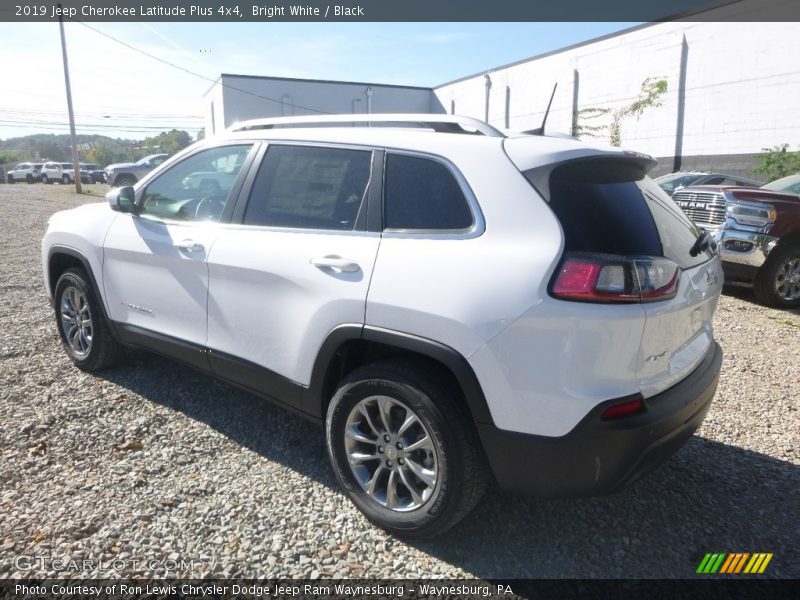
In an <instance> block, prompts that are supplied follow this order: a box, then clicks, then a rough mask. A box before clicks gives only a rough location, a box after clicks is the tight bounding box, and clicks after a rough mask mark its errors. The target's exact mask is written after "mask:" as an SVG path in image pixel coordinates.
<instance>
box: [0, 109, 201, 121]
mask: <svg viewBox="0 0 800 600" xmlns="http://www.w3.org/2000/svg"><path fill="white" fill-rule="evenodd" d="M0 113H7V114H15V115H33V116H37V115H44V116H63V115H65V114H66V113H65V112H64V111H58V110H27V109H22V108H0ZM76 114H78V115H80V116H82V117H84V118H106V117H108V118H114V119H152V120H161V119H172V120H177V121H188V120H195V121H201V120H203V117H199V116H197V115H168V114H156V113H153V114H147V113H124V114H122V113H119V114H115V113H111V112H78V113H76Z"/></svg>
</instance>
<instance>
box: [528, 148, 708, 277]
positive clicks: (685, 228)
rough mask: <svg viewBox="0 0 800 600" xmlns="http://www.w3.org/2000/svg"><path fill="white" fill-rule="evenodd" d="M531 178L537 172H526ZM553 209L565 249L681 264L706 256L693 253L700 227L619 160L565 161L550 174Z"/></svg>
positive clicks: (642, 175)
mask: <svg viewBox="0 0 800 600" xmlns="http://www.w3.org/2000/svg"><path fill="white" fill-rule="evenodd" d="M526 177H527V178H528V180H529V181H531V182H532V183H533V182H534V181H536V180H537V174H536V173H535V172H527V173H526ZM545 196H546V197H549V203H550V208H551V209H552V210H553V212H554V213H555V214H556V217H557V218H558V220H559V222H560V223H561V227H562V229H563V230H564V243H565V248H564V250H565V251H566V252H593V253H603V254H619V255H625V256H636V255H645V256H664V257H666V258H669V259H671V260H673V261H675V262H676V263H677V264H678V265H679V266H681V267H683V268H688V267H692V266H694V265H697V264H701V263H703V262H705V261H706V260H708V258H709V257H710V256H711V253H710V251H709V252H705V253H701V254H700V255H698V256H696V257H692V256H691V255H690V254H689V249H690V248H691V247H692V245H693V244H694V242H695V240H696V239H697V236H698V235H699V230H698V229H697V228H696V227H695V226H694V225H693V224H692V222H691V221H689V219H688V218H686V215H684V214H683V212H682V211H681V210H680V208H678V206H677V205H676V204H675V203H674V202H673V201H672V200H671V199H670V198H669V196H667V195H666V194H665V193H664V191H663V190H662V189H661V188H660V187H659V186H658V185H657V184H656V183H655V182H654V181H653V180H652V179H650V178H649V177H647V176H646V175H645V173H644V171H643V170H642V169H641V167H640V166H638V165H636V164H633V163H628V162H627V161H625V160H620V159H606V158H601V159H590V160H580V161H575V162H571V163H567V164H564V165H562V166H559V167H556V168H555V169H553V170H552V172H551V174H550V177H549V194H545Z"/></svg>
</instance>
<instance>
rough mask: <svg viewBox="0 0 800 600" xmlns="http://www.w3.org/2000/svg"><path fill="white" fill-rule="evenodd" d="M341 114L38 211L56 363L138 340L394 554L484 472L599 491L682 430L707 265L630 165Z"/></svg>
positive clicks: (285, 126) (473, 494)
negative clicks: (191, 378)
mask: <svg viewBox="0 0 800 600" xmlns="http://www.w3.org/2000/svg"><path fill="white" fill-rule="evenodd" d="M357 118H358V120H359V122H361V121H369V123H368V124H369V125H370V126H369V127H362V126H353V125H354V123H352V121H353V120H354V119H356V117H354V116H341V117H321V118H314V117H303V118H288V119H272V120H261V121H252V122H245V123H242V124H239V125H237V126H234V127H233V128H232V129H231V130H229V131H228V132H226V133H225V134H224V135H223V136H221V137H217V138H214V139H209V140H205V141H202V142H200V143H198V144H195V145H194V146H192V147H190V148H188V149H186V150H185V151H183V152H182V153H181V154H179V155H177V156H175V157H173V158H171V159H170V160H169V161H167V162H166V163H165V164H164V165H162V166H161V167H159V168H158V169H156V170H155V171H153V172H152V173H150V174H149V175H148V176H146V177H145V178H143V179H142V180H141V181H140V182H139V183H138V184H137V185H136V186H135V187H127V188H119V189H115V190H112V191H111V192H109V194H108V195H107V201H108V202H107V204H106V203H103V204H94V205H86V206H82V207H80V208H76V209H73V210H69V211H64V212H60V213H57V214H55V215H54V216H53V217H52V218H51V219H50V223H49V227H48V230H47V233H46V235H45V237H44V240H43V249H42V250H43V252H42V254H43V255H42V259H43V266H44V273H45V281H46V285H47V289H48V291H49V294H50V296H51V298H52V299H53V302H54V307H55V316H56V322H57V325H58V331H59V333H60V335H61V339H62V341H63V343H64V347H65V349H66V352H67V353H68V355H69V356H70V358H71V359H72V360H73V361H74V363H75V364H76V365H77V366H78V367H80V368H82V369H84V370H88V371H93V370H96V369H101V368H103V367H106V366H108V365H110V364H111V363H112V362H114V361H115V360H117V359H118V358H119V357H120V355H121V354H120V351H121V348H122V346H123V345H131V346H138V347H141V348H147V349H151V350H154V351H156V352H158V353H160V354H162V355H164V356H167V357H171V358H175V359H177V360H180V361H182V362H184V363H187V364H189V365H191V366H193V367H196V368H199V369H201V370H203V371H206V372H209V373H212V374H214V375H215V376H217V377H220V378H222V379H224V380H227V381H229V382H232V383H235V384H237V385H239V386H243V387H245V388H246V389H248V390H250V391H252V392H253V393H255V394H258V395H260V396H263V397H265V398H268V399H270V400H272V401H274V402H276V403H277V404H278V405H280V406H283V407H285V408H288V409H291V410H293V411H295V412H297V413H300V414H302V415H304V416H306V417H309V418H311V419H313V420H315V421H317V422H319V423H320V424H322V426H323V427H324V430H325V436H326V440H327V447H328V451H329V454H330V459H331V463H332V465H333V469H334V471H335V473H336V476H337V478H338V480H339V482H340V483H341V485H342V487H343V488H344V490H345V491H346V493H347V494H348V495H349V497H350V498H351V499H352V501H353V502H354V503H355V504H356V505H357V506H358V508H359V509H361V510H362V511H363V512H364V513H365V514H366V515H367V516H368V517H369V518H370V519H371V520H373V521H374V522H376V523H378V524H379V525H381V526H383V527H385V528H387V529H389V530H391V531H393V532H395V533H398V534H402V535H405V536H412V537H413V536H417V537H430V536H433V535H436V534H438V533H440V532H442V531H444V530H445V529H447V528H448V527H450V526H451V525H453V524H454V523H455V522H457V521H458V520H459V519H461V518H462V517H463V516H464V515H466V514H467V513H468V512H469V510H470V509H471V508H472V507H473V506H474V505H475V504H476V502H477V501H478V499H479V498H480V496H481V493H482V492H483V490H484V488H485V486H486V485H487V483H488V482H489V481H490V480H492V478H493V480H494V481H496V482H497V483H498V484H499V485H500V486H501V487H503V488H506V489H512V490H518V491H523V492H526V493H531V494H537V495H544V496H582V495H592V494H600V493H606V492H609V491H613V490H616V489H618V488H620V487H622V486H624V485H627V484H629V483H631V482H632V481H634V480H635V479H637V478H638V477H639V476H640V475H642V474H643V473H645V472H647V471H648V470H649V469H651V468H652V467H653V466H655V465H656V464H657V463H659V462H661V461H662V460H663V459H664V458H666V457H667V456H669V455H670V454H672V452H674V451H675V450H676V449H677V448H678V447H680V446H681V445H682V444H683V443H684V442H685V441H686V440H687V439H688V438H689V437H691V435H692V433H693V432H694V431H695V430H696V429H697V427H698V426H699V425H700V423H701V422H702V420H703V418H704V416H705V414H706V412H707V411H708V409H709V406H710V403H711V399H712V397H713V395H714V392H715V390H716V386H717V380H718V377H719V371H720V364H721V360H722V354H721V351H720V348H719V346H718V345H717V344H716V343H715V341H714V339H713V334H712V318H713V314H714V310H715V307H716V305H717V300H718V297H719V293H720V289H721V287H722V271H721V267H720V262H719V258H718V257H717V255H716V254H715V252H714V248H713V247H709V244H710V243H711V242H710V241H709V238H708V236H705V235H704V234H703V233H701V232H700V231H698V230H697V229H696V228H695V227H694V226H693V225H692V224H691V222H690V221H689V220H688V219H687V218H686V217H685V215H684V214H683V213H682V211H681V210H680V209H679V208H678V207H677V206H676V205H675V204H674V203H673V202H672V201H671V200H670V199H669V198H668V197H667V196H666V195H665V194H664V193H663V192H662V191H661V190H660V189H659V187H658V186H657V185H655V184H654V183H653V182H652V181H651V180H650V179H649V178H648V177H647V175H646V172H647V170H648V169H649V168H651V167H652V166H653V165H654V161H653V159H651V158H650V157H648V156H645V155H642V154H636V153H629V152H622V151H619V150H617V149H611V148H609V149H602V148H594V147H591V146H588V145H586V144H583V143H580V142H578V141H575V140H573V139H564V138H556V137H548V136H541V135H525V134H506V133H503V132H501V131H499V130H497V129H494V128H493V127H490V126H489V125H486V124H484V123H481V122H479V121H475V120H472V119H467V118H464V117H453V116H447V115H371V116H367V115H359V116H358V117H357ZM331 124H333V125H339V126H338V127H336V126H334V127H325V126H324V125H331ZM377 125H390V126H391V127H381V126H377ZM197 173H201V174H202V175H200V176H195V175H196V174H197ZM209 173H215V175H213V176H211V175H209ZM204 181H205V182H206V184H203V182H204ZM208 181H213V182H215V184H216V185H211V184H208V183H207V182H208Z"/></svg>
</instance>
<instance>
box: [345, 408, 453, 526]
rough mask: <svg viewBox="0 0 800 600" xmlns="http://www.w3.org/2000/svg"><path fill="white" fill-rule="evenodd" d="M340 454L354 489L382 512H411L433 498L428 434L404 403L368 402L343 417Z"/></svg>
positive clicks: (435, 469)
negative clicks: (344, 455)
mask: <svg viewBox="0 0 800 600" xmlns="http://www.w3.org/2000/svg"><path fill="white" fill-rule="evenodd" d="M344 437H345V450H346V452H347V460H348V463H349V465H350V470H351V471H352V473H353V476H354V477H355V479H356V481H357V482H358V484H359V485H360V486H361V488H362V489H363V490H364V491H365V492H366V493H367V495H368V496H369V497H370V498H372V499H373V500H374V501H375V502H377V503H378V504H380V505H381V506H384V507H386V508H388V509H391V510H395V511H399V512H407V511H411V510H416V509H418V508H419V507H421V506H422V505H423V504H425V503H426V502H427V501H428V500H430V498H431V497H432V496H433V493H434V491H435V489H436V484H437V482H438V479H439V461H438V458H437V451H436V447H435V446H434V443H433V438H432V437H431V435H430V432H429V431H428V429H427V428H426V427H425V425H424V424H423V422H422V420H421V419H420V418H419V416H418V415H417V414H416V413H415V412H414V411H413V410H411V409H410V408H409V407H408V406H406V405H405V404H404V403H402V402H400V401H399V400H396V399H394V398H390V397H388V396H370V397H368V398H364V399H363V400H361V401H360V402H359V403H358V404H356V405H355V406H354V407H353V409H352V410H351V411H350V414H349V416H348V417H347V423H346V425H345V430H344Z"/></svg>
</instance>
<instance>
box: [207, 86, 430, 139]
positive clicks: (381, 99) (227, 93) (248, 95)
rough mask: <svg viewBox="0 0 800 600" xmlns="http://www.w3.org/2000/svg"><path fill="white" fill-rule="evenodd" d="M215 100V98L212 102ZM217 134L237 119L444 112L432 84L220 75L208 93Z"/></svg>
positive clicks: (208, 107) (208, 119)
mask: <svg viewBox="0 0 800 600" xmlns="http://www.w3.org/2000/svg"><path fill="white" fill-rule="evenodd" d="M212 100H213V102H212ZM212 103H213V106H214V114H215V118H214V121H215V125H216V132H217V133H219V132H220V131H222V130H223V129H224V128H226V127H230V126H231V125H233V124H234V123H236V122H237V121H244V120H247V119H257V118H264V117H280V116H292V115H315V114H326V113H330V114H353V113H355V114H359V113H366V112H368V107H371V108H370V110H371V112H373V113H392V112H395V113H442V112H444V108H443V107H442V106H441V105H440V104H439V101H438V99H437V97H436V96H435V95H434V93H433V91H432V90H431V89H429V88H416V87H404V86H391V85H381V84H369V83H350V82H339V81H316V80H303V79H284V78H277V77H248V76H236V75H225V74H223V75H222V76H221V77H220V81H219V82H218V83H216V84H215V85H214V86H213V87H212V88H211V90H209V91H208V92H207V94H206V131H207V132H210V131H212V128H211V127H210V122H211V106H212Z"/></svg>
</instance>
